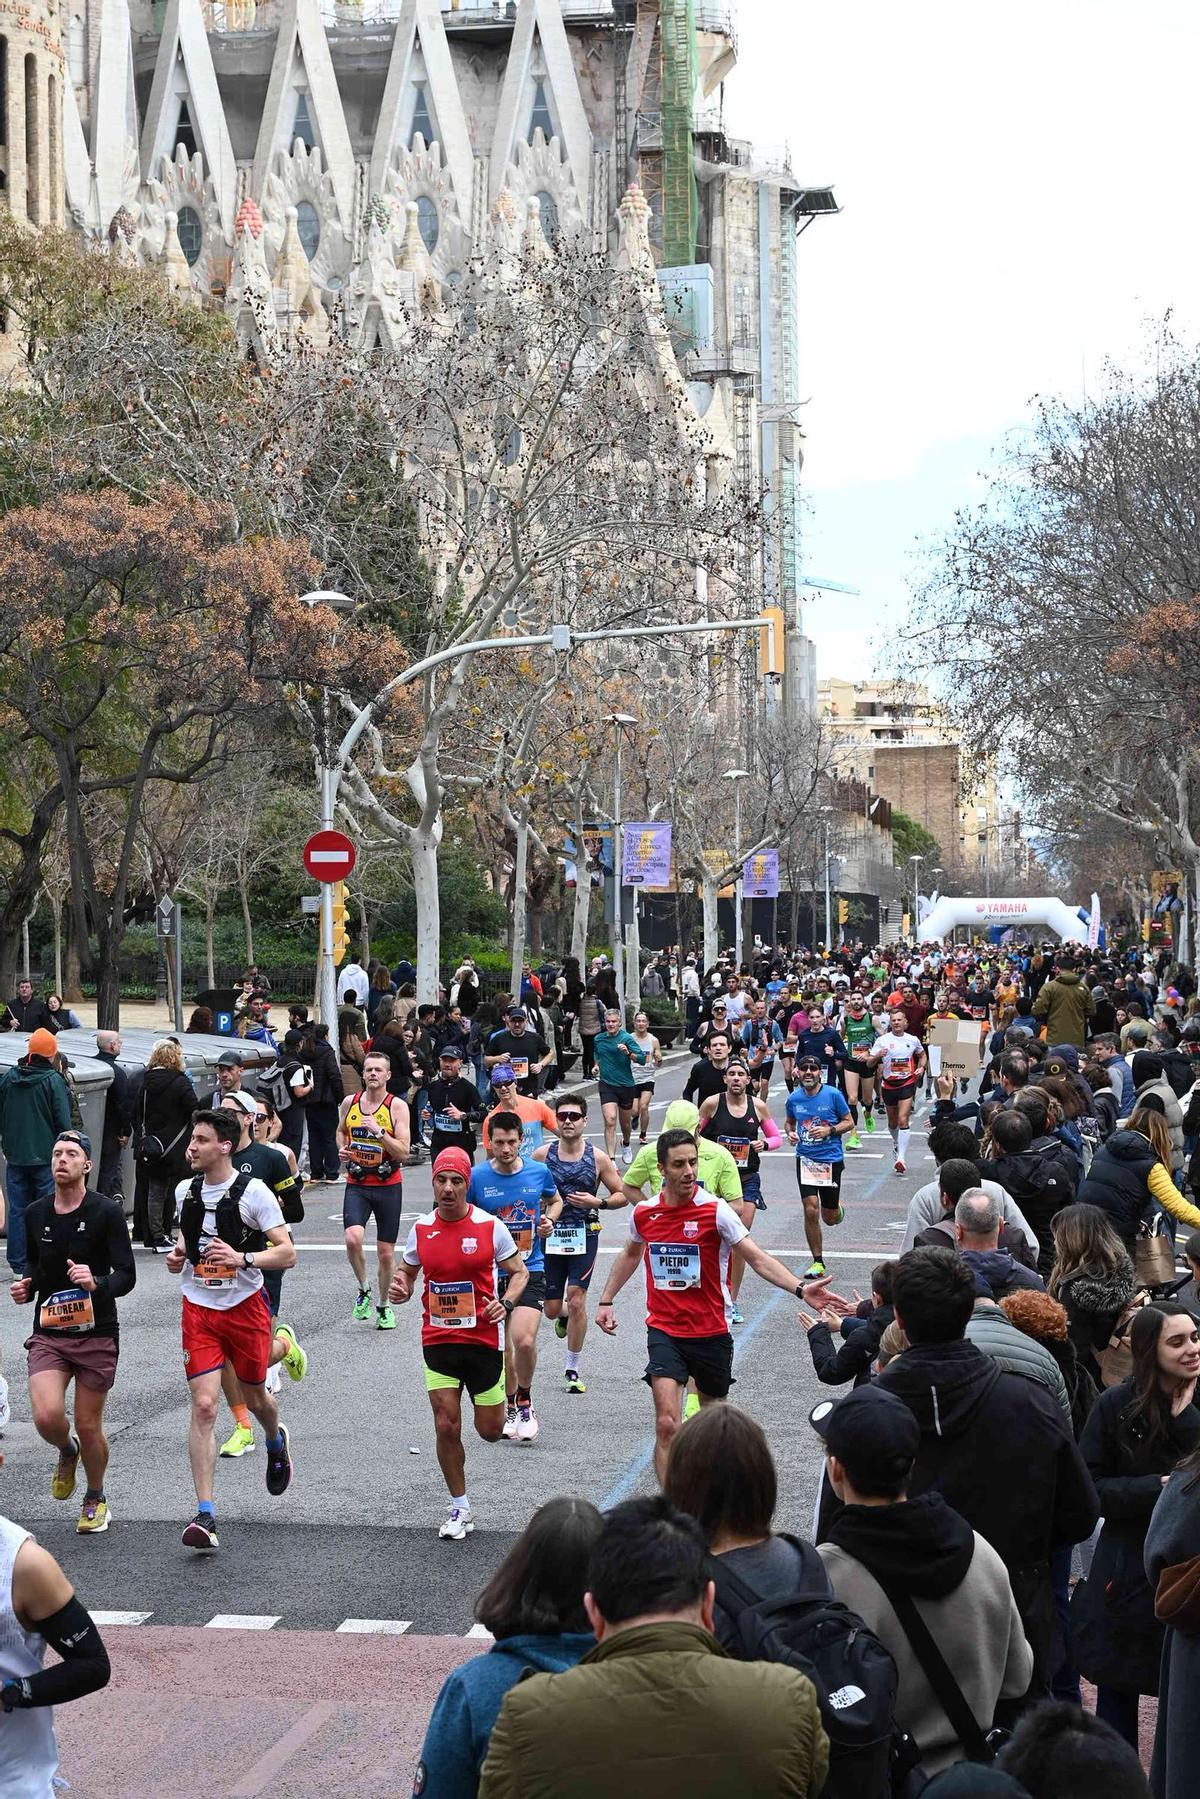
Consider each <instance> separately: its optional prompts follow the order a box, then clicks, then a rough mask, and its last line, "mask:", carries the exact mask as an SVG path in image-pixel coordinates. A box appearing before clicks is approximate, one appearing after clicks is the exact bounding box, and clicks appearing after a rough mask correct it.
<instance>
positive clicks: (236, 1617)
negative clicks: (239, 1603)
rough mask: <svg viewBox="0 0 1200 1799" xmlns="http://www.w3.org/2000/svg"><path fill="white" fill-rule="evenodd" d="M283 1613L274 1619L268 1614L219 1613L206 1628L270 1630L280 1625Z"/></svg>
mask: <svg viewBox="0 0 1200 1799" xmlns="http://www.w3.org/2000/svg"><path fill="white" fill-rule="evenodd" d="M282 1616H283V1613H282V1612H276V1613H275V1615H274V1616H273V1617H272V1616H270V1615H269V1614H268V1613H266V1612H246V1613H242V1612H218V1613H217V1615H216V1617H215V1618H210V1619H209V1621H208V1623H207V1624H206V1625H205V1626H204V1628H205V1630H270V1629H272V1627H273V1626H274V1625H276V1624H278V1622H279V1620H280V1618H281V1617H282Z"/></svg>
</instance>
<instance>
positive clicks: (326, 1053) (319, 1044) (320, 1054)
mask: <svg viewBox="0 0 1200 1799" xmlns="http://www.w3.org/2000/svg"><path fill="white" fill-rule="evenodd" d="M308 1061H309V1067H310V1068H311V1069H312V1077H313V1078H312V1092H311V1093H310V1094H309V1096H308V1099H307V1101H306V1102H305V1103H306V1104H308V1105H310V1106H340V1105H341V1103H342V1070H341V1064H340V1063H339V1061H338V1059H337V1052H336V1050H335V1049H334V1047H333V1045H332V1043H330V1042H329V1040H328V1038H325V1037H315V1038H313V1040H312V1044H311V1048H310V1054H309V1058H308Z"/></svg>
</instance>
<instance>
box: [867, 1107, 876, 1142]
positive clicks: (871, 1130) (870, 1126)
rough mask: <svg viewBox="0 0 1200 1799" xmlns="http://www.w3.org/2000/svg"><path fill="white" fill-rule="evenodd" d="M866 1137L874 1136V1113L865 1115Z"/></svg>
mask: <svg viewBox="0 0 1200 1799" xmlns="http://www.w3.org/2000/svg"><path fill="white" fill-rule="evenodd" d="M867 1135H868V1137H873V1136H874V1135H875V1114H874V1112H868V1113H867Z"/></svg>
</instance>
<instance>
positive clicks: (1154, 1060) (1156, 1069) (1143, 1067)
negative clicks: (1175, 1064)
mask: <svg viewBox="0 0 1200 1799" xmlns="http://www.w3.org/2000/svg"><path fill="white" fill-rule="evenodd" d="M1130 1066H1131V1068H1132V1071H1133V1084H1134V1086H1135V1087H1140V1086H1141V1084H1142V1082H1143V1081H1161V1080H1162V1073H1163V1065H1162V1062H1161V1061H1160V1060H1159V1058H1158V1057H1157V1056H1152V1055H1150V1054H1149V1053H1148V1052H1147V1051H1146V1050H1144V1049H1139V1050H1138V1052H1137V1054H1136V1055H1135V1056H1134V1058H1133V1061H1132V1063H1131V1064H1130Z"/></svg>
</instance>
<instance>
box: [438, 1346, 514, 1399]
mask: <svg viewBox="0 0 1200 1799" xmlns="http://www.w3.org/2000/svg"><path fill="white" fill-rule="evenodd" d="M421 1354H422V1355H423V1357H424V1359H425V1391H426V1392H427V1393H438V1392H442V1391H445V1390H447V1389H449V1388H451V1387H453V1389H454V1390H455V1392H461V1391H462V1389H463V1388H464V1387H465V1388H466V1389H467V1392H468V1393H469V1394H470V1395H471V1400H472V1402H473V1404H475V1405H503V1404H504V1351H503V1350H502V1349H485V1348H484V1347H483V1345H482V1344H480V1343H427V1344H426V1345H425V1347H424V1349H423V1350H422V1351H421Z"/></svg>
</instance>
